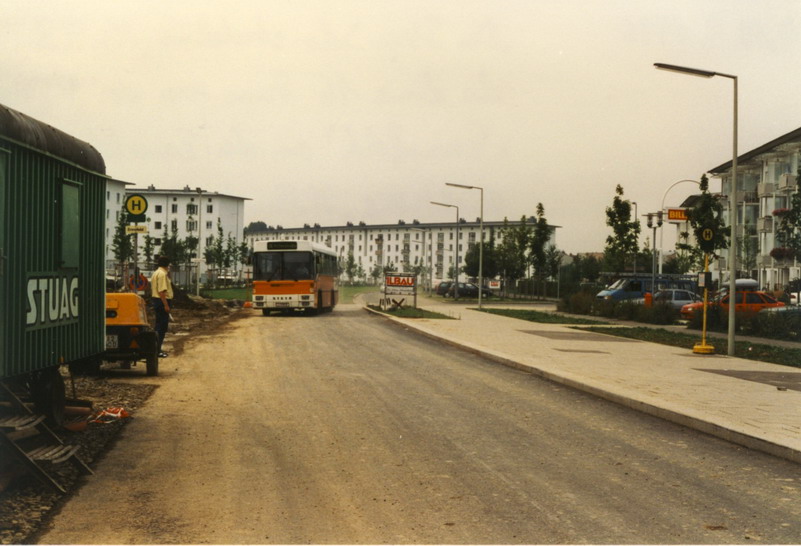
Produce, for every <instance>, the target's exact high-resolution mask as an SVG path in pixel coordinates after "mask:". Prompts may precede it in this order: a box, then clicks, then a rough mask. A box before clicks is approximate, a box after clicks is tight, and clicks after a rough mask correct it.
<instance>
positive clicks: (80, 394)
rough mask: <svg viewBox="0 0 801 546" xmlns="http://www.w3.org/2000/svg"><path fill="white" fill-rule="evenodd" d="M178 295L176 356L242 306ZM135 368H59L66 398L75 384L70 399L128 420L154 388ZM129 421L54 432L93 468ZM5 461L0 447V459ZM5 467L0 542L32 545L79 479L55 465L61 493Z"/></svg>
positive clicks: (0, 501) (172, 342) (173, 340)
mask: <svg viewBox="0 0 801 546" xmlns="http://www.w3.org/2000/svg"><path fill="white" fill-rule="evenodd" d="M182 296H183V297H178V298H177V301H176V306H175V307H174V310H173V316H174V317H175V319H176V323H175V326H174V327H173V328H172V329H171V332H172V334H178V335H175V336H174V337H173V336H170V335H168V339H170V345H171V347H170V348H171V351H172V353H173V354H175V355H177V354H180V352H181V351H182V350H183V346H184V345H185V344H186V343H187V342H189V343H191V339H192V336H194V335H200V334H203V335H208V334H213V333H214V332H215V331H216V330H217V329H218V328H219V327H220V326H221V325H222V324H224V323H226V322H228V320H229V318H230V316H231V314H233V313H235V312H237V311H238V310H240V309H241V302H231V303H229V304H228V305H224V304H222V303H220V302H218V301H213V300H204V299H202V298H200V299H199V298H194V297H192V298H190V297H187V296H186V295H182ZM165 343H166V341H165ZM106 366H111V365H110V364H104V368H105V367H106ZM138 367H139V368H140V369H141V374H137V375H138V376H140V377H137V378H136V380H134V381H132V378H125V377H122V378H120V376H119V375H118V374H104V373H103V372H102V371H101V375H100V376H98V377H74V378H70V377H69V376H68V372H67V370H66V367H63V369H62V374H64V377H65V383H66V386H67V396H68V397H72V396H73V384H74V389H75V390H74V393H75V395H76V396H75V397H76V398H78V399H81V400H88V401H91V402H92V404H93V409H94V410H95V411H97V410H103V409H106V408H111V407H123V408H125V410H126V411H127V412H128V413H129V414H130V416H131V417H130V419H135V418H136V412H137V410H138V409H139V408H141V407H142V406H143V405H144V404H145V403H146V402H147V399H148V397H149V396H150V395H151V393H152V392H153V391H154V390H155V388H156V386H155V385H153V384H148V383H147V377H146V376H144V363H139V364H138ZM130 419H121V420H117V421H114V422H110V423H105V424H99V423H89V424H88V426H87V428H86V429H85V430H84V431H82V432H70V431H68V430H66V429H60V430H57V431H56V433H57V434H58V435H59V436H60V437H61V439H62V440H63V441H64V442H65V443H67V444H79V445H80V446H81V450H80V456H81V458H82V459H83V460H84V462H86V463H87V464H88V465H89V466H90V467H92V468H93V467H94V466H95V464H96V462H97V461H98V460H100V459H101V458H102V457H104V456H105V455H106V454H108V452H109V451H110V450H111V449H112V447H113V445H114V440H115V438H116V437H117V436H118V433H119V432H120V430H121V429H122V427H124V426H125V424H126V423H127V422H128V421H129V420H130ZM10 459H11V457H9V456H8V454H6V453H4V452H3V451H2V449H1V448H0V461H9V460H10ZM5 466H6V469H5V471H4V472H5V475H6V476H10V477H11V478H10V479H7V481H8V482H10V483H8V485H7V486H6V487H5V489H4V490H3V491H2V492H0V544H24V543H31V540H32V539H33V538H34V537H35V535H36V534H37V532H38V531H39V529H40V527H41V526H42V524H43V523H44V522H46V521H47V520H48V519H49V517H51V516H52V515H53V514H54V513H55V512H56V511H57V510H58V508H59V507H60V506H61V505H62V504H63V503H65V502H66V501H67V500H68V499H69V498H70V496H71V495H73V494H75V492H77V491H78V490H79V489H80V486H81V483H82V477H81V476H80V475H79V474H78V472H77V470H75V469H74V467H73V466H72V465H70V464H63V465H60V467H59V469H58V471H57V474H56V479H57V480H58V481H59V483H61V484H62V485H63V486H65V488H66V489H67V494H66V495H61V494H58V493H55V492H53V491H52V490H51V489H50V488H48V487H45V486H44V485H42V484H41V483H40V482H39V481H38V480H37V479H36V478H35V477H33V476H31V475H30V474H27V473H26V472H25V471H24V469H23V468H22V467H21V466H20V465H16V466H15V465H14V463H12V464H11V465H8V464H6V465H5Z"/></svg>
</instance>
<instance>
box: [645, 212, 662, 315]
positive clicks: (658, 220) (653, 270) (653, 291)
mask: <svg viewBox="0 0 801 546" xmlns="http://www.w3.org/2000/svg"><path fill="white" fill-rule="evenodd" d="M654 216H656V223H654ZM647 218H648V227H649V228H653V230H654V235H653V239H652V240H651V297H652V298H653V297H654V294H656V228H661V227H662V211H661V210H660V211H659V212H654V213H651V212H649V213H648V214H647ZM652 301H653V300H652Z"/></svg>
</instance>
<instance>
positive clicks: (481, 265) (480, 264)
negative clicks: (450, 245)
mask: <svg viewBox="0 0 801 546" xmlns="http://www.w3.org/2000/svg"><path fill="white" fill-rule="evenodd" d="M445 185H446V186H453V187H454V188H463V189H466V190H479V191H480V192H481V209H480V211H481V215H480V216H479V229H478V231H479V238H480V242H479V247H478V308H479V310H480V309H481V293H482V292H483V291H484V188H482V187H480V186H465V185H464V184H453V183H451V182H445ZM457 225H458V219H457ZM457 244H458V241H457Z"/></svg>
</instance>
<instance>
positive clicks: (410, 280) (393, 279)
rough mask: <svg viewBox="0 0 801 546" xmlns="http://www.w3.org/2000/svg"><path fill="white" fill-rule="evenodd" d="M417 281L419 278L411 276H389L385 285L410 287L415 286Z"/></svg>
mask: <svg viewBox="0 0 801 546" xmlns="http://www.w3.org/2000/svg"><path fill="white" fill-rule="evenodd" d="M416 279H417V277H415V276H414V275H410V276H408V277H407V276H399V275H387V277H386V279H385V283H386V285H387V286H403V287H409V286H414V284H415V280H416Z"/></svg>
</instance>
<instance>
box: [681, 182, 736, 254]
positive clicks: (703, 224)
mask: <svg viewBox="0 0 801 546" xmlns="http://www.w3.org/2000/svg"><path fill="white" fill-rule="evenodd" d="M700 188H701V197H700V199H698V201H696V203H695V205H694V206H693V207H692V208H690V209H688V210H687V218H688V219H689V221H690V226H691V227H692V230H693V235H694V236H695V241H696V244H697V246H698V249H699V252H700V253H701V254H703V253H704V252H706V253H709V254H713V255H714V254H715V251H717V250H718V249H724V248H728V247H729V241H728V239H727V238H726V231H727V230H726V226H725V224H724V222H723V205H722V204H721V203H720V201H719V200H718V199H716V198H715V196H714V195H712V194H711V193H709V180H708V179H707V177H706V175H704V176H702V177H701V185H700Z"/></svg>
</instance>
